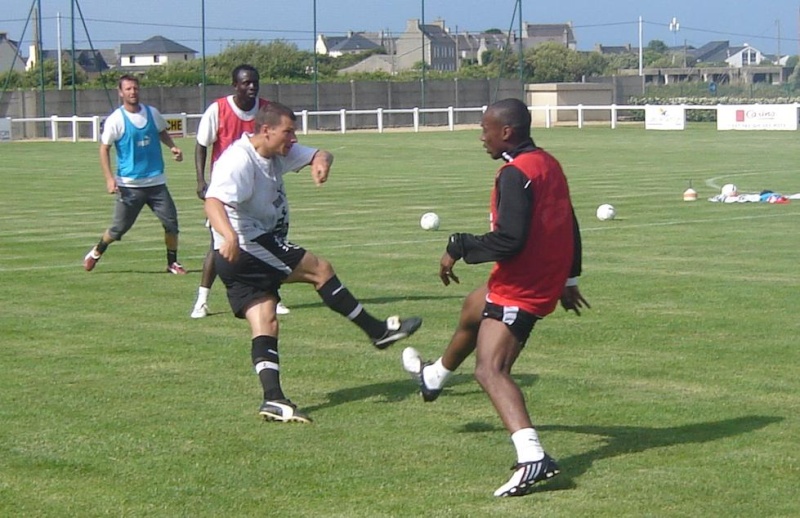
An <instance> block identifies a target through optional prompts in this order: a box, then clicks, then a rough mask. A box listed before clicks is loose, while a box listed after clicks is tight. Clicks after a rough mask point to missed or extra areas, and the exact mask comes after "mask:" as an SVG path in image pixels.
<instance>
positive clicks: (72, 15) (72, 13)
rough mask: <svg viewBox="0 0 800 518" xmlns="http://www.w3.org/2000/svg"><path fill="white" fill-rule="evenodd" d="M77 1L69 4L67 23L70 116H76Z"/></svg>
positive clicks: (73, 0)
mask: <svg viewBox="0 0 800 518" xmlns="http://www.w3.org/2000/svg"><path fill="white" fill-rule="evenodd" d="M77 1H78V0H71V1H70V3H69V9H70V19H69V20H70V21H69V30H70V43H69V44H70V49H71V51H72V59H71V60H70V62H71V70H72V81H71V82H70V83H71V84H70V87H71V89H72V115H77V114H78V91H77V90H76V88H77V87H76V86H75V73H76V68H75V2H77Z"/></svg>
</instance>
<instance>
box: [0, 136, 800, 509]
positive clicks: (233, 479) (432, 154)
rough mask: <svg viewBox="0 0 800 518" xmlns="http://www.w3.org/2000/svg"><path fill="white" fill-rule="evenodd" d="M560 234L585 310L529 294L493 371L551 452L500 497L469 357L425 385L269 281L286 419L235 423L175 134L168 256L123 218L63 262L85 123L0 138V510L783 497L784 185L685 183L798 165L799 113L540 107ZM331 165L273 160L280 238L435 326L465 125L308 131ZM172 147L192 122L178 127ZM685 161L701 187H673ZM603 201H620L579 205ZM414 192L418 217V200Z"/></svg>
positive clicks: (475, 164) (75, 222)
mask: <svg viewBox="0 0 800 518" xmlns="http://www.w3.org/2000/svg"><path fill="white" fill-rule="evenodd" d="M536 139H537V142H538V143H539V144H540V145H542V146H543V147H546V148H547V149H549V150H550V151H552V152H553V153H554V154H555V155H556V156H557V157H558V158H559V159H560V160H561V161H562V163H563V165H564V167H565V169H566V171H567V174H568V176H569V178H570V185H571V189H572V195H573V200H574V204H575V207H576V211H577V214H578V217H579V219H580V221H581V225H582V229H583V239H584V249H585V253H584V276H583V278H582V280H581V290H582V292H583V293H584V294H585V295H586V297H587V298H588V299H589V301H590V302H591V303H592V309H591V310H589V311H587V312H586V313H585V314H584V315H583V316H582V317H580V318H577V317H575V316H574V315H572V314H569V315H568V314H565V313H564V312H563V311H562V310H560V309H559V310H558V311H557V312H556V313H554V314H553V315H551V316H550V317H548V318H547V319H545V320H544V321H543V322H542V323H540V325H537V327H536V330H535V332H534V334H533V336H532V338H531V340H530V341H529V344H528V346H527V348H526V350H525V351H524V353H523V355H522V356H521V358H520V360H519V361H518V363H517V366H516V369H515V373H516V376H517V378H518V381H519V383H520V384H521V386H522V388H523V391H524V393H525V395H526V398H527V400H528V405H529V408H530V410H531V413H532V415H533V417H534V420H535V423H536V424H537V427H538V429H539V431H540V436H541V438H542V441H543V443H544V445H545V447H546V448H547V449H548V451H549V452H550V453H551V454H552V455H554V456H555V457H556V458H557V459H558V460H559V462H560V464H561V466H562V469H563V472H562V475H561V476H560V477H559V478H557V479H555V480H553V481H552V482H550V483H548V484H544V485H542V487H541V488H540V490H539V491H537V492H536V493H535V494H533V495H531V496H528V497H525V498H519V499H504V500H499V499H495V498H493V497H492V496H491V494H492V491H494V489H495V488H496V487H498V486H499V485H500V484H502V483H503V482H505V480H506V478H507V477H508V476H509V475H510V471H509V470H508V468H509V467H510V465H511V464H512V463H513V461H514V453H513V448H512V446H511V444H510V441H509V438H508V435H507V433H506V432H505V430H504V429H503V427H502V425H501V423H500V422H499V420H498V418H497V416H496V414H495V412H494V411H493V409H492V407H491V405H490V403H489V401H488V399H487V398H486V397H485V395H484V394H483V393H482V392H481V391H480V389H479V387H478V386H477V385H476V384H475V382H474V381H473V379H472V377H471V366H472V365H473V363H472V361H471V360H468V362H467V363H466V364H465V366H464V368H463V369H462V370H461V371H460V372H459V373H457V374H456V376H455V377H454V379H453V382H452V384H451V385H450V387H449V388H448V389H447V390H446V392H445V394H444V395H443V396H442V397H441V398H440V399H439V400H438V401H437V402H435V403H433V404H423V403H422V402H421V399H420V398H419V397H418V396H417V395H416V394H415V387H414V386H413V384H412V383H411V382H410V381H409V380H408V379H407V377H406V375H405V373H404V372H403V371H402V369H401V367H400V362H399V354H400V351H401V349H402V347H403V345H399V346H397V347H396V348H393V349H390V350H388V351H380V352H379V351H375V350H373V349H372V347H371V346H370V345H369V343H368V342H367V341H366V339H365V338H364V337H363V336H362V335H361V333H360V331H358V330H357V329H356V328H355V327H354V326H352V325H349V324H348V323H347V322H346V321H344V319H342V318H341V317H339V316H338V315H335V314H333V313H332V312H330V311H328V310H326V309H325V308H324V307H323V306H322V305H321V303H320V301H319V299H318V297H317V296H316V294H315V293H314V292H313V290H312V289H311V288H310V287H308V286H299V285H292V286H288V287H286V289H285V290H284V293H283V294H284V298H285V300H286V302H287V304H288V305H289V306H290V307H291V308H292V313H291V314H290V315H288V316H287V317H284V318H282V321H281V322H282V323H281V350H282V368H283V381H284V385H285V389H286V391H287V393H288V395H289V396H290V397H291V398H293V399H294V400H295V401H297V402H298V403H300V404H301V406H303V407H304V408H306V409H308V410H309V411H310V412H311V413H312V415H313V417H314V418H315V424H314V425H312V426H300V425H297V426H294V425H293V426H285V425H280V424H269V423H263V422H261V421H260V420H259V419H258V417H257V415H256V410H257V407H258V404H259V403H260V397H259V394H260V390H259V386H258V382H257V380H256V377H255V376H254V375H253V374H252V368H251V366H250V359H249V358H250V354H249V331H248V329H247V327H246V324H245V323H244V322H242V321H238V320H236V319H234V318H233V317H232V316H231V315H230V313H229V310H228V307H227V302H226V299H225V294H224V290H223V289H222V287H221V285H220V286H216V287H215V289H214V291H213V292H212V296H211V301H210V303H211V308H212V311H213V312H214V314H213V315H212V316H211V317H209V318H207V319H203V320H199V321H193V320H191V319H189V317H188V314H189V311H190V309H191V305H192V303H193V300H194V297H195V292H196V288H197V283H198V282H199V270H200V265H201V261H202V257H203V255H204V253H205V250H206V247H207V246H208V235H207V231H206V229H205V228H204V227H203V214H202V207H201V203H200V202H199V200H197V199H196V197H195V195H194V171H193V166H192V164H191V160H188V161H187V162H184V163H182V164H174V163H172V164H170V165H169V166H168V167H169V168H168V175H169V178H170V188H171V190H172V192H173V195H174V197H175V199H176V203H177V205H178V208H179V211H180V219H181V226H182V233H181V250H180V259H181V261H182V262H183V263H184V265H185V266H186V267H187V268H189V269H190V273H191V274H190V275H188V276H186V277H175V276H168V275H166V274H164V273H162V272H163V268H164V264H165V258H164V250H163V242H162V237H161V236H162V232H161V229H160V227H159V225H158V223H157V221H156V219H155V218H154V217H153V216H152V214H150V213H149V212H143V213H142V215H141V217H140V220H139V222H137V224H136V225H135V226H134V228H133V229H132V230H131V232H130V233H129V234H128V235H126V236H125V239H124V240H123V241H122V242H120V243H115V244H114V245H112V247H111V248H110V249H109V251H108V252H107V253H106V255H105V257H104V258H103V260H102V261H101V262H100V263H99V265H98V267H97V269H96V270H95V271H93V272H91V273H86V272H84V271H83V269H82V267H81V260H82V258H83V255H84V254H85V253H86V251H87V250H88V249H89V247H90V246H91V245H92V244H94V243H95V242H96V241H97V239H98V238H99V236H100V233H101V232H102V231H103V229H104V228H105V227H106V226H107V225H108V223H109V222H110V217H111V208H112V200H113V198H112V197H111V196H108V195H107V194H105V193H104V182H103V180H102V174H101V172H100V169H99V164H98V160H97V146H96V145H95V144H90V143H79V144H73V143H11V144H2V145H0V176H1V177H2V184H3V187H2V190H0V206H2V213H1V214H0V242H2V247H0V308H1V310H0V342H1V343H2V352H3V354H2V356H0V515H2V516H58V517H60V516H82V517H83V516H165V517H173V516H192V517H197V516H207V517H220V516H314V517H319V516H326V517H327V516H332V517H376V516H397V517H406V516H409V517H412V516H448V517H450V516H457V517H475V516H489V515H491V516H515V517H517V516H534V515H535V516H551V517H576V516H592V517H606V516H607V517H612V516H613V517H618V516H681V517H683V516H750V515H755V516H786V517H789V516H797V515H800V504H799V503H798V499H797V496H796V493H797V481H798V479H800V454H798V448H797V441H798V437H800V422H798V413H800V412H799V411H800V367H798V366H800V347H798V341H797V337H798V335H800V324H799V323H798V322H799V321H800V319H798V306H800V296H798V292H799V291H800V273H798V267H797V264H798V252H799V251H800V249H798V245H797V226H798V222H799V219H798V216H800V201H796V202H792V203H791V204H788V205H765V204H764V205H762V204H752V203H748V204H735V205H722V204H715V203H709V202H707V201H705V199H706V198H708V197H709V196H712V195H714V194H716V193H717V192H718V189H719V186H721V185H722V184H724V183H728V182H733V183H736V184H737V185H738V186H739V188H740V190H742V191H760V190H762V189H773V190H775V191H778V192H783V193H786V194H792V193H795V192H798V191H800V180H798V172H797V137H796V135H795V134H794V133H784V132H717V131H715V130H714V129H712V128H711V127H705V126H702V125H698V126H692V127H691V128H690V129H688V130H686V131H684V132H645V131H644V130H642V129H639V128H620V129H616V130H610V129H607V128H588V129H583V130H578V129H574V128H560V129H552V130H538V131H537V132H536ZM303 141H304V142H306V143H309V144H313V145H318V146H321V147H325V148H327V149H329V150H331V151H333V152H334V154H335V155H336V162H335V164H334V168H333V171H332V176H331V178H330V181H329V182H328V184H326V185H325V186H324V187H322V188H315V187H314V186H313V184H312V182H311V180H310V178H309V175H308V173H307V171H304V172H301V173H300V174H299V175H293V176H291V177H290V178H289V180H288V185H287V188H288V191H289V197H290V200H291V203H292V231H291V234H292V238H293V240H294V241H296V242H298V243H300V244H302V245H303V246H305V247H307V248H308V249H310V250H312V251H314V252H316V253H317V254H319V255H321V256H323V257H326V258H327V259H329V260H331V262H332V263H333V264H334V266H335V267H336V269H337V272H338V274H339V276H340V278H341V279H342V280H343V281H344V282H345V283H346V284H347V285H348V287H349V288H350V289H351V291H352V292H353V293H354V294H356V295H357V296H358V297H360V298H361V299H362V301H363V302H364V304H365V306H366V307H367V308H368V309H369V310H370V311H371V312H373V313H374V314H376V315H378V316H381V317H384V316H388V315H390V314H395V313H400V314H405V315H410V314H419V315H422V316H424V317H425V323H424V325H423V327H422V329H421V330H420V332H419V333H418V334H417V335H415V336H414V337H413V338H411V339H410V340H409V342H408V344H409V345H414V346H415V347H417V348H418V349H420V350H421V351H422V352H423V354H424V355H425V356H426V357H434V356H435V355H436V354H438V353H439V352H440V351H441V350H442V348H443V347H444V345H445V343H446V342H447V339H448V338H449V335H450V332H451V331H452V329H453V326H454V324H455V321H456V318H457V314H458V311H459V309H460V303H461V299H462V297H463V296H464V295H465V294H466V293H467V292H468V291H469V290H470V289H472V288H473V287H474V286H476V285H477V284H479V283H480V282H482V280H483V279H484V278H485V276H486V274H487V272H488V265H481V266H467V265H463V264H460V263H459V265H457V267H456V268H457V269H456V272H457V273H458V274H459V275H460V277H461V281H462V282H461V284H460V285H457V286H451V287H448V288H445V287H443V286H441V284H440V282H439V281H438V278H437V275H436V273H437V271H438V260H439V257H440V255H441V253H442V251H443V248H444V245H445V240H446V237H447V236H448V235H449V233H451V232H454V231H471V232H476V233H480V232H483V231H485V229H486V228H487V211H488V196H489V190H490V188H491V184H492V179H493V173H494V171H495V169H496V167H497V165H498V164H497V163H494V162H492V161H491V160H490V159H489V158H488V156H486V154H485V153H484V152H483V150H482V148H481V145H480V143H479V141H478V134H477V132H476V131H460V132H454V133H446V132H442V133H437V132H426V133H420V134H412V133H389V134H383V135H377V134H363V133H362V134H349V135H312V136H309V137H304V138H303ZM180 145H181V146H182V147H183V149H184V150H185V151H186V152H187V155H189V156H191V148H192V147H193V142H192V141H191V140H185V141H182V142H181V143H180ZM689 181H692V183H693V186H694V188H695V189H696V190H697V191H698V192H699V195H700V196H699V197H700V201H697V202H695V203H684V202H682V201H681V194H682V192H683V191H684V190H685V189H686V188H687V187H688V183H689ZM601 203H612V204H614V205H615V207H616V208H617V213H618V217H617V219H616V220H615V221H611V222H599V221H597V220H596V219H595V218H594V209H595V208H596V207H597V205H599V204H601ZM428 210H434V211H436V212H437V213H438V214H439V215H440V216H441V219H442V228H441V229H440V231H439V232H423V231H422V230H420V229H419V227H418V218H419V216H420V215H421V214H422V213H423V212H426V211H428Z"/></svg>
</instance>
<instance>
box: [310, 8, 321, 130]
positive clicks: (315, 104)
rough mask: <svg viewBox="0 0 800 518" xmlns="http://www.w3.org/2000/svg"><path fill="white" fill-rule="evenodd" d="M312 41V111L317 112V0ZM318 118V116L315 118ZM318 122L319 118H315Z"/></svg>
mask: <svg viewBox="0 0 800 518" xmlns="http://www.w3.org/2000/svg"><path fill="white" fill-rule="evenodd" d="M313 7H314V41H313V43H312V44H311V50H312V52H314V111H319V83H318V82H317V81H318V76H317V0H314V5H313ZM317 117H319V116H317ZM317 120H319V118H317Z"/></svg>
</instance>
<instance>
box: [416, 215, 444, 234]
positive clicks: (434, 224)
mask: <svg viewBox="0 0 800 518" xmlns="http://www.w3.org/2000/svg"><path fill="white" fill-rule="evenodd" d="M419 226H420V227H422V230H438V229H439V216H438V215H437V214H436V213H435V212H426V213H425V214H423V215H422V217H421V218H420V219H419Z"/></svg>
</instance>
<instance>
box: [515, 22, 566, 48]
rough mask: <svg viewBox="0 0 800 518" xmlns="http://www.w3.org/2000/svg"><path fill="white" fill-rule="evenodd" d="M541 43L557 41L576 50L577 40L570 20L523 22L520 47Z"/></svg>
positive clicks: (534, 45)
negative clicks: (565, 21) (564, 21)
mask: <svg viewBox="0 0 800 518" xmlns="http://www.w3.org/2000/svg"><path fill="white" fill-rule="evenodd" d="M542 43H558V44H560V45H563V46H564V47H566V48H568V49H572V50H577V48H578V42H577V40H576V39H575V32H574V31H573V30H572V22H567V23H525V24H524V25H523V29H522V47H523V48H526V49H529V48H532V47H536V46H538V45H541V44H542Z"/></svg>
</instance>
